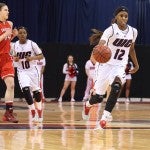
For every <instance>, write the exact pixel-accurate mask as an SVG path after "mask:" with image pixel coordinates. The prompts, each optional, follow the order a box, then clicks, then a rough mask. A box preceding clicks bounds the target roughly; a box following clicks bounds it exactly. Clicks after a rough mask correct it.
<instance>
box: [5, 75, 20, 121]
mask: <svg viewBox="0 0 150 150" xmlns="http://www.w3.org/2000/svg"><path fill="white" fill-rule="evenodd" d="M4 82H5V84H6V92H5V103H6V112H5V114H4V117H3V120H4V121H10V122H14V123H17V122H18V120H17V119H16V117H15V115H14V113H13V99H14V77H11V76H7V77H5V78H4Z"/></svg>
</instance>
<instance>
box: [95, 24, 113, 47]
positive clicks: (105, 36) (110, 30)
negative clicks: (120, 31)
mask: <svg viewBox="0 0 150 150" xmlns="http://www.w3.org/2000/svg"><path fill="white" fill-rule="evenodd" d="M112 35H113V27H112V26H110V27H108V28H107V29H106V30H105V31H104V33H103V35H102V37H101V39H100V41H99V43H98V44H99V45H106V43H107V41H108V39H109V38H110V36H112Z"/></svg>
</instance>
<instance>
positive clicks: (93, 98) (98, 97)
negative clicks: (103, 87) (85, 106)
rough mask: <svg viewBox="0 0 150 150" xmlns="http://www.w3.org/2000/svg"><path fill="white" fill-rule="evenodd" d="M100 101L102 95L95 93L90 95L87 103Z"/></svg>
mask: <svg viewBox="0 0 150 150" xmlns="http://www.w3.org/2000/svg"><path fill="white" fill-rule="evenodd" d="M102 101H103V95H98V94H95V95H91V98H90V100H89V103H90V104H91V105H93V104H97V103H101V102H102Z"/></svg>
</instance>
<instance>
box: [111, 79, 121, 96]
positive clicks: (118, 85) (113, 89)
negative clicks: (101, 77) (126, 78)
mask: <svg viewBox="0 0 150 150" xmlns="http://www.w3.org/2000/svg"><path fill="white" fill-rule="evenodd" d="M120 91H121V83H119V82H114V83H112V85H111V92H112V93H113V94H119V93H120Z"/></svg>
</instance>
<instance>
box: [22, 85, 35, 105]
mask: <svg viewBox="0 0 150 150" xmlns="http://www.w3.org/2000/svg"><path fill="white" fill-rule="evenodd" d="M22 91H23V94H24V98H25V100H26V102H27V103H28V105H32V104H33V98H32V96H31V92H30V88H29V87H24V88H22Z"/></svg>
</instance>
